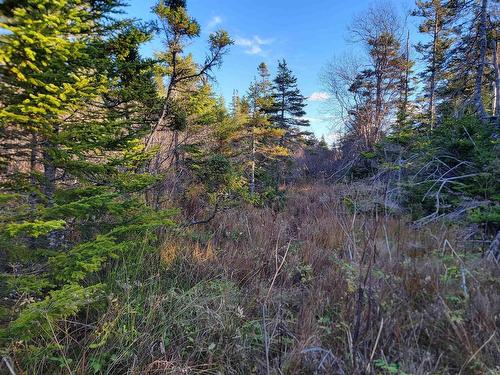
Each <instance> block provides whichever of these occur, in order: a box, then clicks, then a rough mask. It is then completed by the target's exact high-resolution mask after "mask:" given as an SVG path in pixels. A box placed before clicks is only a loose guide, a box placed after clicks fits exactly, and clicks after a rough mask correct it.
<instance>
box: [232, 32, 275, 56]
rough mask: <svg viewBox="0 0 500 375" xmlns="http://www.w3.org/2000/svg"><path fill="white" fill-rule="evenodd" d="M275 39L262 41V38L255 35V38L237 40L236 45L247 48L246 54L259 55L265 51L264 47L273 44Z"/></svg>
mask: <svg viewBox="0 0 500 375" xmlns="http://www.w3.org/2000/svg"><path fill="white" fill-rule="evenodd" d="M273 42H274V40H273V39H262V38H261V37H259V36H257V35H255V36H254V37H253V38H251V39H248V38H236V45H237V46H241V47H244V48H245V53H247V54H249V55H259V54H262V53H263V52H264V51H263V49H262V46H266V45H269V44H271V43H273Z"/></svg>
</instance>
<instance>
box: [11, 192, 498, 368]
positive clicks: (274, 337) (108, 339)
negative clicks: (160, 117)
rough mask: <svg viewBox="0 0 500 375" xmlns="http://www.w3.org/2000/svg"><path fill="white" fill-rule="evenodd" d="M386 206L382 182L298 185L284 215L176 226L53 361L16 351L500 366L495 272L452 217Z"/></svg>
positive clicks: (241, 214)
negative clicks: (415, 214) (426, 221)
mask: <svg viewBox="0 0 500 375" xmlns="http://www.w3.org/2000/svg"><path fill="white" fill-rule="evenodd" d="M386 207H387V205H385V204H384V188H383V187H381V186H370V187H367V186H364V185H361V184H360V185H350V186H349V187H347V186H336V187H331V186H307V185H306V186H302V187H296V188H293V189H292V190H291V191H290V192H289V194H288V197H287V204H286V205H285V208H284V209H282V210H280V211H275V210H272V209H269V208H255V207H245V208H244V209H242V208H238V209H235V208H233V209H229V210H226V211H224V212H221V213H219V214H218V215H217V216H216V218H215V219H214V220H212V221H211V222H209V223H208V224H205V225H203V226H191V227H188V228H177V229H173V230H171V231H170V233H169V235H168V240H167V241H166V242H165V243H164V245H163V246H162V247H161V249H160V251H159V252H157V253H152V252H150V251H144V252H142V253H140V254H135V255H133V256H132V257H130V258H129V259H127V260H123V261H120V262H117V263H115V264H113V265H112V267H109V268H108V269H107V271H106V272H105V273H104V274H103V275H101V277H102V282H103V284H106V288H107V290H108V293H106V297H103V298H102V299H101V300H100V301H98V302H96V303H95V304H94V307H93V308H92V309H88V310H87V311H84V312H83V313H79V314H78V315H77V316H76V317H73V318H71V319H67V320H65V321H60V322H59V323H58V324H57V325H56V326H54V327H52V328H51V329H52V330H53V335H51V337H52V340H51V341H50V342H45V343H42V342H38V343H37V344H38V346H41V345H46V346H53V347H55V348H57V353H58V354H57V355H52V356H51V357H43V356H42V357H37V360H36V361H33V360H29V358H28V357H29V354H27V353H29V351H30V350H32V351H33V352H35V351H36V350H40V347H34V346H31V347H29V346H26V343H18V344H16V345H19V346H21V345H22V346H23V350H24V351H23V355H21V356H20V355H16V346H15V345H14V347H12V348H10V358H12V362H13V364H14V365H15V366H16V367H17V371H18V373H26V374H32V373H36V374H42V373H51V374H52V373H54V374H55V373H72V374H251V373H255V374H280V373H284V374H497V373H498V372H499V371H500V368H499V367H498V363H500V354H499V353H500V348H499V344H500V341H499V337H498V333H499V332H498V318H499V316H498V314H499V311H500V295H499V293H498V290H500V281H499V280H500V279H499V278H498V276H499V269H498V266H496V265H494V264H491V263H489V262H487V261H486V260H483V259H482V251H483V249H481V248H478V247H476V246H474V245H471V244H470V243H468V242H466V241H464V240H463V239H464V235H465V233H464V232H463V229H462V228H461V227H460V226H458V225H453V224H450V223H448V224H444V223H440V224H433V225H427V226H425V227H420V228H416V227H413V226H412V225H411V223H410V222H409V221H408V220H407V219H406V218H404V217H401V216H398V215H397V214H396V213H394V212H388V211H387V208H386ZM32 358H34V357H32ZM21 369H23V370H24V372H23V371H21Z"/></svg>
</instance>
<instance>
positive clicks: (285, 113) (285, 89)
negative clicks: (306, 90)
mask: <svg viewBox="0 0 500 375" xmlns="http://www.w3.org/2000/svg"><path fill="white" fill-rule="evenodd" d="M272 90H273V93H272V97H273V105H272V106H271V108H270V109H269V111H268V112H269V114H270V115H271V117H270V120H271V122H273V124H274V125H275V126H277V127H279V128H280V129H284V130H286V131H287V132H288V133H290V135H291V133H292V132H295V131H296V127H298V126H309V120H307V119H305V118H304V116H305V114H306V112H305V110H304V108H305V107H306V103H305V101H306V98H305V97H304V96H303V95H302V94H301V93H300V90H299V88H298V87H297V78H296V77H295V76H294V75H293V73H292V71H291V70H290V68H289V67H288V65H287V63H286V61H285V60H282V61H279V62H278V72H277V74H276V77H275V78H274V80H273V86H272Z"/></svg>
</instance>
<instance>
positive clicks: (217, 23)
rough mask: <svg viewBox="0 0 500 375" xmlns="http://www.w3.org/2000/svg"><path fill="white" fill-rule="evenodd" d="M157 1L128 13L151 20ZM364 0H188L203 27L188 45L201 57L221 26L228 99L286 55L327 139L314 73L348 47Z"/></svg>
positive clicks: (220, 73)
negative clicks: (227, 40) (225, 35)
mask: <svg viewBox="0 0 500 375" xmlns="http://www.w3.org/2000/svg"><path fill="white" fill-rule="evenodd" d="M156 1H157V0H128V3H129V6H128V7H127V8H126V9H125V11H126V13H127V15H128V16H131V17H135V18H140V19H143V20H150V19H153V18H154V16H153V15H152V13H151V8H152V7H153V6H154V5H155V4H156ZM371 3H372V2H371V1H368V0H309V1H300V0H188V4H187V7H188V11H189V13H190V14H191V15H192V16H193V17H195V18H196V19H197V21H198V22H199V23H200V25H201V28H202V35H201V37H200V38H199V40H197V41H195V42H193V43H192V45H190V46H189V48H188V51H189V52H192V53H193V55H194V56H195V58H196V59H197V60H198V61H202V59H203V57H204V48H205V47H206V40H207V38H208V35H209V33H210V32H211V31H214V30H216V29H218V28H223V29H225V30H226V31H228V32H229V34H230V36H231V38H232V39H234V40H235V42H236V44H235V45H234V46H232V47H231V50H230V52H229V54H228V55H227V56H226V57H225V58H224V63H223V65H222V67H221V68H220V69H219V70H217V71H216V74H215V76H216V79H217V82H216V83H214V90H215V92H216V93H218V94H221V95H223V96H224V97H225V98H226V100H230V98H231V95H232V93H233V90H235V89H236V90H238V91H239V93H240V94H244V93H245V92H246V90H247V88H248V85H249V84H250V82H251V81H252V79H253V77H254V76H255V75H256V72H257V66H258V65H259V63H261V62H265V63H266V64H267V65H268V66H269V68H270V70H271V73H272V75H274V72H275V68H276V65H277V61H278V59H282V58H284V59H286V61H287V62H288V65H289V66H290V68H291V69H292V71H293V72H294V74H295V75H296V76H297V79H298V84H299V88H300V89H301V91H302V93H303V95H305V96H307V97H309V100H308V106H307V117H308V118H309V119H310V121H311V129H310V130H312V131H313V132H314V133H315V134H316V135H317V136H318V137H321V136H322V135H325V136H326V137H327V139H331V138H332V135H331V133H332V129H331V121H329V120H328V115H327V114H326V111H325V110H326V108H325V107H326V105H325V102H324V101H322V99H325V94H324V93H323V89H322V87H321V82H320V79H319V73H320V71H321V69H322V68H323V67H324V66H325V64H327V62H328V61H329V60H331V59H332V58H333V57H334V56H335V55H342V54H343V53H344V52H346V51H350V50H352V49H354V48H356V46H353V45H352V44H351V43H349V42H348V41H347V27H348V25H349V24H350V22H351V20H352V18H353V16H355V15H356V14H358V13H359V12H361V11H363V10H364V9H366V8H367V7H368V6H369V5H370V4H371ZM412 4H413V0H399V1H397V0H396V1H395V2H394V5H395V6H396V8H398V9H400V10H402V11H403V10H405V9H406V10H408V9H409V8H410V7H411V6H412ZM161 49H162V45H161V42H160V41H159V40H155V41H153V42H151V43H149V44H148V45H146V46H145V47H144V50H143V53H144V54H146V55H152V54H153V53H154V51H158V50H161Z"/></svg>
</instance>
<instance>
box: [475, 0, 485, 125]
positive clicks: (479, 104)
mask: <svg viewBox="0 0 500 375" xmlns="http://www.w3.org/2000/svg"><path fill="white" fill-rule="evenodd" d="M487 9H488V0H482V3H481V10H480V12H479V25H478V39H479V61H478V63H477V71H476V81H475V86H474V97H473V101H474V107H475V109H476V112H477V114H478V116H479V118H480V119H481V120H482V121H485V120H486V117H487V115H486V111H485V110H484V104H483V99H482V96H481V91H482V87H483V77H484V66H485V64H486V49H487V47H488V39H487V35H486V12H487Z"/></svg>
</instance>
